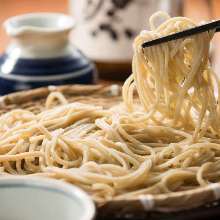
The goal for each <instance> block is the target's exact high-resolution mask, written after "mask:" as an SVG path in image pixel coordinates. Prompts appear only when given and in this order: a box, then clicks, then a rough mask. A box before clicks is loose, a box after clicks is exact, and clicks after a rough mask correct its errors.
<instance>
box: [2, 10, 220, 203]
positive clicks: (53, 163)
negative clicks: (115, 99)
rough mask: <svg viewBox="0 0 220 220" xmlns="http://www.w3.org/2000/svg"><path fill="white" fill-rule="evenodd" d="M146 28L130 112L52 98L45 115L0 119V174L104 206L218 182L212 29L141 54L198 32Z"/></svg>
mask: <svg viewBox="0 0 220 220" xmlns="http://www.w3.org/2000/svg"><path fill="white" fill-rule="evenodd" d="M158 17H159V18H164V20H165V21H164V22H163V23H162V24H160V25H159V26H157V25H155V23H156V22H155V21H156V19H157V18H158ZM150 23H151V25H150V26H151V30H150V31H142V32H141V33H140V35H139V36H137V38H136V39H135V41H134V57H133V61H132V69H133V73H132V75H131V76H130V77H129V78H128V79H127V80H126V82H125V83H124V86H123V92H122V95H123V101H124V106H123V105H119V106H114V107H112V108H111V109H103V108H102V107H98V106H93V105H87V104H82V103H68V101H67V100H66V99H65V97H64V96H63V95H62V94H61V93H59V92H53V93H51V94H50V95H49V96H48V98H47V100H46V109H45V110H43V111H42V112H40V113H39V114H34V113H32V112H30V111H27V110H22V109H16V110H13V111H10V112H8V113H6V114H4V115H2V116H1V117H0V172H1V174H2V175H9V174H19V175H38V176H47V177H51V178H56V179H62V180H65V181H68V182H70V183H72V184H75V185H78V186H79V187H81V188H83V189H84V190H86V191H87V192H88V193H90V194H91V196H92V197H93V199H94V200H95V201H96V202H97V203H98V204H103V203H104V202H106V201H108V200H111V199H123V198H133V197H135V196H138V195H141V194H159V193H167V192H175V191H181V190H187V189H193V188H196V187H199V186H205V185H208V184H209V183H212V182H218V181H219V180H220V172H219V168H220V123H219V116H220V107H219V100H220V97H219V95H218V94H219V91H220V90H219V81H218V78H217V76H216V75H215V73H214V72H213V71H212V69H211V67H210V65H209V61H208V52H209V45H210V40H211V38H212V36H213V32H209V33H202V34H198V35H195V36H191V37H189V38H186V39H180V40H176V41H171V42H168V43H163V44H160V45H157V46H153V47H149V48H145V49H142V47H141V45H142V43H144V42H146V41H149V40H152V39H155V38H158V37H161V36H165V35H169V34H171V33H174V32H178V31H181V30H184V29H187V28H191V27H194V26H195V24H194V23H193V22H192V21H191V20H189V19H187V18H184V17H174V18H170V17H169V16H168V15H164V14H162V13H156V14H154V15H153V16H152V17H151V19H150ZM216 91H217V93H216ZM136 92H137V94H138V100H137V98H135V93H136ZM54 100H58V101H59V102H60V104H61V105H59V106H56V107H53V106H54Z"/></svg>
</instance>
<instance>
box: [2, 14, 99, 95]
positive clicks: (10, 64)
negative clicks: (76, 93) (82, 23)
mask: <svg viewBox="0 0 220 220" xmlns="http://www.w3.org/2000/svg"><path fill="white" fill-rule="evenodd" d="M4 26H5V29H6V32H7V34H8V35H9V36H10V37H11V38H12V41H11V43H10V44H9V46H8V48H7V50H6V52H5V53H4V54H3V55H2V56H1V57H0V94H6V93H9V92H13V91H17V90H22V89H31V88H36V87H41V86H47V85H61V84H71V83H83V84H90V83H93V82H94V80H95V76H96V70H95V67H94V64H93V63H92V62H91V61H90V60H88V59H87V58H86V57H85V56H84V55H83V54H82V52H81V51H79V50H78V49H76V48H75V47H74V46H73V45H72V44H71V43H70V42H69V39H68V36H69V33H70V31H71V30H72V28H73V26H74V21H73V20H72V18H71V17H69V16H66V15H64V14H56V13H33V14H26V15H20V16H16V17H12V18H10V19H9V20H7V21H6V22H5V24H4Z"/></svg>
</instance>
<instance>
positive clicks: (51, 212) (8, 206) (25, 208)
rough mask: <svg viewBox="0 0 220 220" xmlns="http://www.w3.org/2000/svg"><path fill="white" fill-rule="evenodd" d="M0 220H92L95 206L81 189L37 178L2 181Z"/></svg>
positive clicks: (9, 178) (0, 181)
mask: <svg viewBox="0 0 220 220" xmlns="http://www.w3.org/2000/svg"><path fill="white" fill-rule="evenodd" d="M0 198H1V200H0V219H4V220H39V219H40V220H49V219H51V220H92V219H93V218H94V215H95V206H94V203H93V202H92V200H91V198H90V197H89V196H88V195H87V194H86V193H85V192H83V191H82V190H81V189H79V188H78V187H75V186H72V185H70V184H67V183H64V182H62V181H58V180H52V179H47V178H35V177H28V178H27V177H1V179H0Z"/></svg>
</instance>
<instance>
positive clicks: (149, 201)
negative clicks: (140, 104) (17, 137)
mask: <svg viewBox="0 0 220 220" xmlns="http://www.w3.org/2000/svg"><path fill="white" fill-rule="evenodd" d="M115 88H116V86H115V85H114V86H104V85H90V86H83V85H65V86H49V87H42V88H38V89H34V90H28V91H22V92H16V93H12V94H9V95H6V96H2V97H1V100H0V114H3V113H5V112H8V111H10V110H12V109H16V108H23V109H27V110H29V111H32V112H34V113H39V112H41V111H42V110H44V103H45V100H46V97H47V96H48V94H49V93H50V92H52V91H60V92H62V93H63V94H64V95H65V97H66V98H67V99H68V100H69V101H70V102H74V101H77V102H82V103H88V104H89V103H90V104H94V103H96V105H100V106H103V107H104V108H109V107H111V106H113V105H115V104H117V103H119V102H121V101H122V97H121V95H120V94H121V88H120V86H118V87H117V88H118V90H117V92H116V90H115ZM218 199H220V183H213V184H210V185H208V186H205V187H198V188H196V189H193V190H188V191H181V192H173V193H167V194H159V195H142V196H141V197H135V196H134V197H133V198H132V199H129V200H112V201H109V202H107V203H106V204H105V205H104V206H101V207H98V215H97V218H98V219H103V220H104V219H105V220H107V219H135V220H138V219H148V220H149V219H169V220H171V219H175V220H177V219H178V220H180V219H185V217H186V214H187V219H198V218H199V219H200V220H204V219H210V217H211V218H212V219H214V216H217V215H220V213H219V212H220V211H219V208H220V205H219V203H218V201H217V200H218ZM216 201H217V202H216ZM209 210H210V211H209Z"/></svg>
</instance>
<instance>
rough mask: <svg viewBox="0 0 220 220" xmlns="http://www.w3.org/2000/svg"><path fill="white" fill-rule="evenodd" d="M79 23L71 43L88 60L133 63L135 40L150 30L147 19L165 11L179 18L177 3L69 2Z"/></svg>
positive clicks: (160, 0) (154, 0) (139, 0)
mask: <svg viewBox="0 0 220 220" xmlns="http://www.w3.org/2000/svg"><path fill="white" fill-rule="evenodd" d="M69 1H70V12H71V14H72V15H73V17H74V18H75V20H76V27H75V29H74V31H73V32H72V41H73V42H74V44H75V45H76V46H77V47H79V48H80V49H81V50H82V51H83V52H84V53H85V54H86V55H87V56H88V57H89V58H91V59H93V60H95V61H100V62H110V63H125V62H130V60H131V58H132V55H133V50H132V42H133V40H134V37H135V36H137V35H138V33H139V32H140V31H141V30H143V29H148V28H149V26H148V18H149V17H150V16H151V15H152V14H153V13H154V12H156V11H158V10H162V11H165V12H168V13H170V14H171V15H177V13H178V8H179V1H178V0H80V1H79V0H69Z"/></svg>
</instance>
